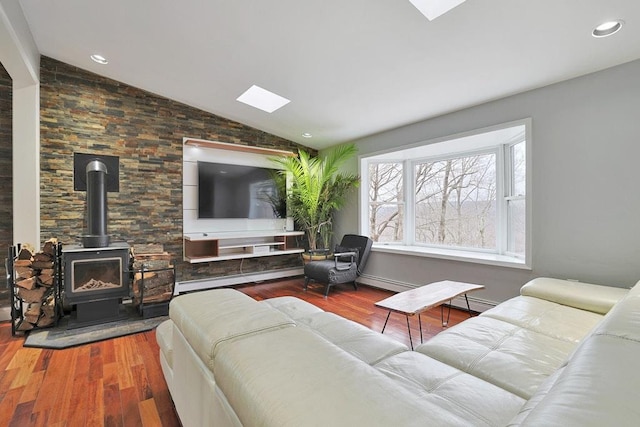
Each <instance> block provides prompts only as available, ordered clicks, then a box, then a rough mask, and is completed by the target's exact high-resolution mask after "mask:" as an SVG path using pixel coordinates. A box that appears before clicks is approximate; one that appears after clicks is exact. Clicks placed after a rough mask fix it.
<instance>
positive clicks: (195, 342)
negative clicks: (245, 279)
mask: <svg viewBox="0 0 640 427" xmlns="http://www.w3.org/2000/svg"><path fill="white" fill-rule="evenodd" d="M169 317H170V318H171V320H173V322H174V323H175V325H176V327H178V328H179V329H180V331H182V334H183V335H184V337H185V339H186V340H187V342H188V343H189V344H190V345H191V347H192V348H193V350H194V351H195V352H196V354H197V355H198V356H199V357H200V358H201V359H202V361H203V363H204V364H205V365H207V366H208V367H209V368H210V369H211V368H212V366H213V363H212V361H213V359H214V357H215V354H216V351H217V347H218V345H219V344H220V343H221V342H224V341H228V340H233V339H238V338H242V337H246V336H250V335H252V334H256V333H260V332H263V331H265V330H269V329H278V328H285V327H292V326H295V323H294V322H293V321H292V320H291V319H290V318H289V317H287V316H285V315H284V314H282V313H281V312H280V311H277V310H274V309H273V308H271V307H269V306H268V305H263V304H259V303H258V301H256V300H254V299H253V298H251V297H249V296H247V295H245V294H243V293H241V292H238V291H236V290H233V289H214V290H210V291H203V292H194V293H191V294H186V295H180V296H178V297H176V298H173V299H172V300H171V303H170V304H169Z"/></svg>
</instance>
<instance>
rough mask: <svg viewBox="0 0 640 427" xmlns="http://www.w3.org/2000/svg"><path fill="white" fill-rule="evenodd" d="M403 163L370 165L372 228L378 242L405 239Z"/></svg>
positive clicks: (372, 233) (372, 237) (371, 231)
mask: <svg viewBox="0 0 640 427" xmlns="http://www.w3.org/2000/svg"><path fill="white" fill-rule="evenodd" d="M403 203H404V190H403V179H402V163H371V164H369V230H370V237H371V239H372V240H373V241H374V242H397V241H401V240H402V235H403V222H404V221H403V217H404V204H403Z"/></svg>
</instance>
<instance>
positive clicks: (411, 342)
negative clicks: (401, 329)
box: [406, 315, 413, 350]
mask: <svg viewBox="0 0 640 427" xmlns="http://www.w3.org/2000/svg"><path fill="white" fill-rule="evenodd" d="M406 318H407V332H409V344H411V350H413V340H412V339H411V327H410V326H409V316H408V315H407V316H406Z"/></svg>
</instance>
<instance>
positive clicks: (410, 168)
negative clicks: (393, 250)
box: [402, 160, 416, 245]
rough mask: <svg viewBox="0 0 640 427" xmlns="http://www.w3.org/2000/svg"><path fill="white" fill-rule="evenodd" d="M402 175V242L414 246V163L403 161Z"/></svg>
mask: <svg viewBox="0 0 640 427" xmlns="http://www.w3.org/2000/svg"><path fill="white" fill-rule="evenodd" d="M402 169H403V173H404V241H405V244H407V245H414V244H415V241H416V232H415V199H416V198H415V191H416V190H415V179H416V178H415V172H414V163H413V162H411V161H410V160H405V161H404V162H403V164H402Z"/></svg>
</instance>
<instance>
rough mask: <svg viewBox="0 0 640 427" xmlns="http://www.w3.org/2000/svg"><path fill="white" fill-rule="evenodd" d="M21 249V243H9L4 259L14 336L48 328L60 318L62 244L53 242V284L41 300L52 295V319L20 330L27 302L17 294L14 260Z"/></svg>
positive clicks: (56, 323)
mask: <svg viewBox="0 0 640 427" xmlns="http://www.w3.org/2000/svg"><path fill="white" fill-rule="evenodd" d="M21 249H22V244H20V243H18V244H16V245H10V246H9V247H8V250H7V258H6V260H5V268H6V271H7V287H8V288H9V292H10V296H9V298H10V301H9V302H10V304H11V308H10V310H11V335H13V336H16V335H18V334H24V333H26V332H29V331H32V330H37V329H43V328H50V327H53V326H57V325H58V322H59V320H60V317H61V315H62V305H61V301H62V299H61V292H62V291H61V287H60V283H61V280H60V279H61V277H62V274H61V262H60V259H61V249H62V245H60V244H59V243H55V244H54V257H53V272H54V275H53V284H52V285H51V287H49V289H47V290H46V292H45V293H44V295H43V297H42V298H43V300H45V299H47V298H48V297H49V296H51V295H53V307H54V314H53V316H54V321H53V322H52V323H51V324H49V325H47V326H37V325H34V326H33V328H30V329H27V330H20V327H21V326H22V324H23V322H26V320H25V314H26V310H27V305H28V303H26V302H25V301H24V300H23V299H22V298H20V295H19V294H18V293H19V291H18V285H17V284H16V279H17V277H16V270H15V262H16V260H17V258H18V254H19V253H20V250H21Z"/></svg>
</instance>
